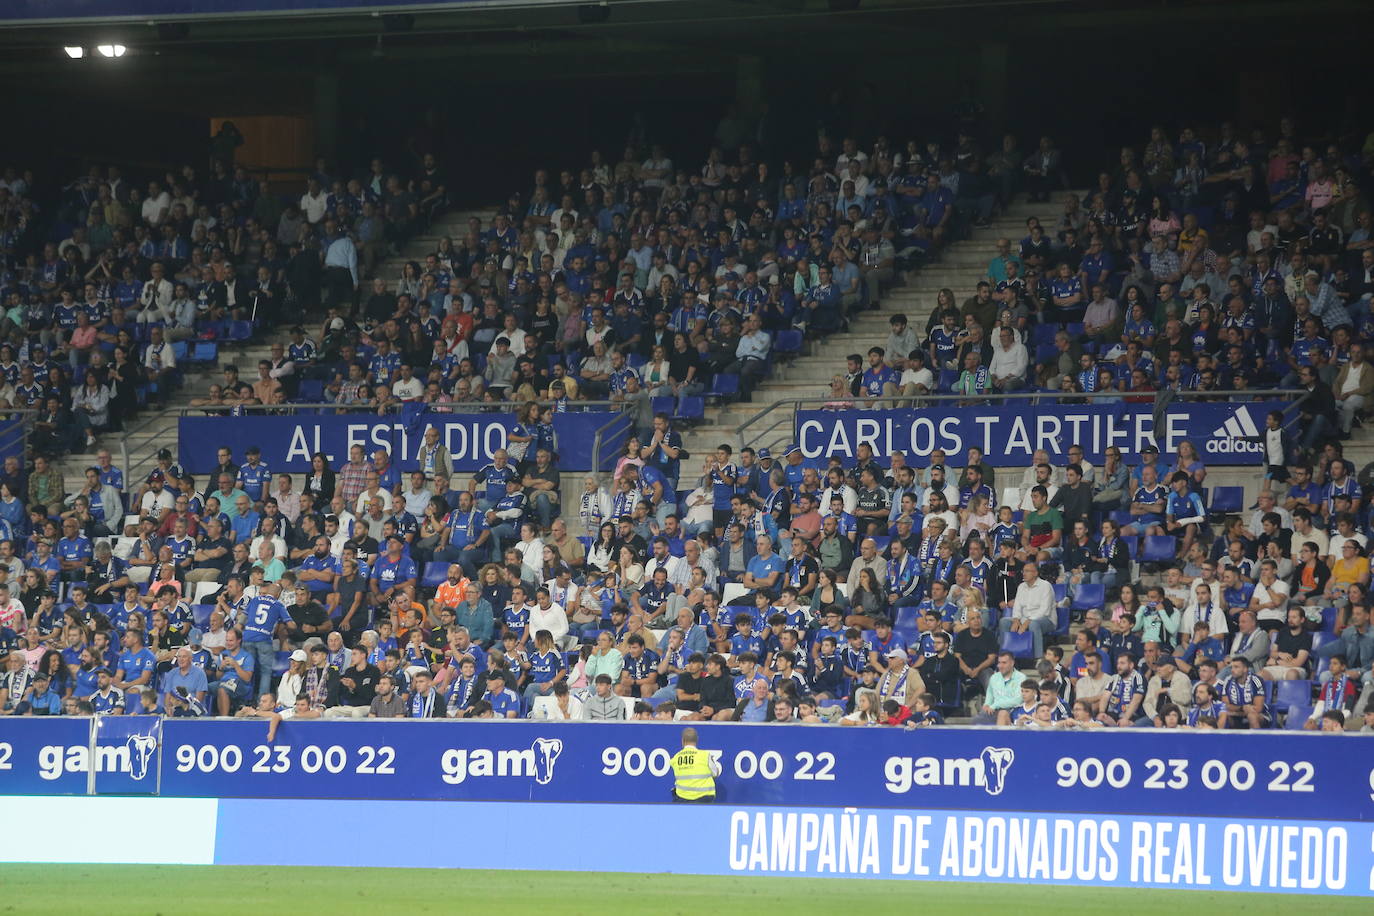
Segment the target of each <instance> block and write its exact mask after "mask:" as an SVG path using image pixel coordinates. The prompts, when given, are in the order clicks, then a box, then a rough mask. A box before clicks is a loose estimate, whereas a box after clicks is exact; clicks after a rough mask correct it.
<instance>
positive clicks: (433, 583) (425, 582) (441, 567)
mask: <svg viewBox="0 0 1374 916" xmlns="http://www.w3.org/2000/svg"><path fill="white" fill-rule="evenodd" d="M447 578H448V564H447V563H444V562H442V561H438V562H434V563H426V564H425V572H424V576H423V577H422V578H421V579H420V585H421V586H422V587H424V588H438V587H439V586H440V584H442V583H443V581H444V580H445V579H447Z"/></svg>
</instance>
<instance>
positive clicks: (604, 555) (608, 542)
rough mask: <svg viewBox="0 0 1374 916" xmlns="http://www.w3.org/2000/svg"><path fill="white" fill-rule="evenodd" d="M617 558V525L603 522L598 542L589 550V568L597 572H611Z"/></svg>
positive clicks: (598, 534) (593, 543)
mask: <svg viewBox="0 0 1374 916" xmlns="http://www.w3.org/2000/svg"><path fill="white" fill-rule="evenodd" d="M615 558H616V549H615V525H614V524H613V523H612V522H603V523H602V525H601V529H600V531H598V532H597V537H596V540H595V541H593V542H592V546H591V547H590V548H588V550H587V566H588V567H589V568H590V569H593V570H595V571H596V572H599V573H605V572H607V571H609V570H610V568H611V563H612V562H613V561H614V560H615Z"/></svg>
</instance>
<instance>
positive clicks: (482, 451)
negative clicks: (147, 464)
mask: <svg viewBox="0 0 1374 916" xmlns="http://www.w3.org/2000/svg"><path fill="white" fill-rule="evenodd" d="M617 416H620V414H617V413H613V412H609V411H594V412H589V413H559V414H555V415H554V418H553V427H554V432H555V433H556V434H557V436H558V468H559V470H561V471H589V470H592V446H593V442H594V440H595V437H596V432H597V430H598V429H600V428H601V427H603V426H605V425H606V424H607V423H608V422H610V421H611V420H612V419H614V418H615V417H617ZM515 425H516V419H515V414H513V413H431V412H428V411H422V412H419V411H417V412H410V413H408V414H407V413H402V414H398V415H395V416H385V417H378V416H375V415H369V414H306V413H296V414H292V415H288V416H261V415H258V414H246V415H244V416H241V417H234V420H233V424H232V426H231V427H226V426H225V422H224V417H222V416H209V417H182V418H181V419H180V420H179V421H178V422H177V441H178V442H179V443H180V447H179V454H178V456H177V460H178V461H179V462H180V464H181V466H182V467H184V468H185V469H186V470H187V471H189V472H191V473H192V474H206V473H209V472H210V471H212V470H214V468H215V466H216V463H215V445H217V444H218V443H219V442H220V441H222V440H224V436H225V430H226V428H232V430H233V441H234V442H235V443H242V444H243V445H256V446H258V447H259V448H261V449H262V461H263V463H264V464H266V465H267V466H268V467H269V468H271V469H272V470H273V471H292V472H302V473H303V472H306V471H309V470H310V456H311V455H313V454H315V453H316V452H324V453H325V454H326V455H328V456H329V458H330V461H331V463H333V464H337V463H338V462H340V461H346V460H347V459H348V450H349V449H350V448H351V447H352V446H354V445H361V446H363V448H364V449H365V450H366V451H367V453H368V454H369V455H370V454H372V452H373V451H374V450H376V449H379V448H382V449H386V450H387V451H388V452H390V453H391V456H392V460H393V461H395V462H396V465H397V467H398V468H399V469H400V470H402V471H413V470H414V469H415V468H416V467H417V466H418V457H417V456H418V455H419V452H420V446H421V445H423V444H424V432H425V429H426V428H428V427H430V426H434V427H437V428H438V429H439V436H440V441H441V442H443V444H444V445H445V446H447V447H448V450H449V454H450V456H451V460H452V462H453V469H454V470H455V471H460V472H465V471H476V470H479V469H480V468H481V467H482V466H483V465H485V464H487V463H488V462H489V461H491V455H492V453H493V452H495V451H496V450H497V449H499V448H505V447H506V434H507V433H508V432H509V431H510V430H512V429H514V428H515Z"/></svg>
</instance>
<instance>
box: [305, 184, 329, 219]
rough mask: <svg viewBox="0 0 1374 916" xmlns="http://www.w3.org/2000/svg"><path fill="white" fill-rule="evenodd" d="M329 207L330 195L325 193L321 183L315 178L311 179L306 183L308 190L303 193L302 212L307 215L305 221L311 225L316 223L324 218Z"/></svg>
mask: <svg viewBox="0 0 1374 916" xmlns="http://www.w3.org/2000/svg"><path fill="white" fill-rule="evenodd" d="M328 209H329V195H327V194H325V193H324V189H323V188H321V187H320V183H319V182H318V181H316V180H315V179H313V178H312V179H310V181H309V183H308V184H307V185H306V191H305V193H304V194H302V195H301V213H303V214H304V215H305V221H306V222H308V223H309V224H310V225H312V226H313V225H315V224H316V223H318V222H319V221H320V220H322V219H324V214H325V212H326V211H327V210H328Z"/></svg>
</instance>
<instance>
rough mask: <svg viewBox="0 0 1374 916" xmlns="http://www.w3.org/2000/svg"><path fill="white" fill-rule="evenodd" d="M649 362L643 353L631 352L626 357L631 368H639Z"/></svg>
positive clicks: (626, 362)
mask: <svg viewBox="0 0 1374 916" xmlns="http://www.w3.org/2000/svg"><path fill="white" fill-rule="evenodd" d="M647 362H648V360H647V359H645V358H644V354H643V353H630V354H627V355H626V357H625V365H627V366H629V367H630V368H631V369H638V368H639V367H640V366H642V365H644V364H645V363H647Z"/></svg>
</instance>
